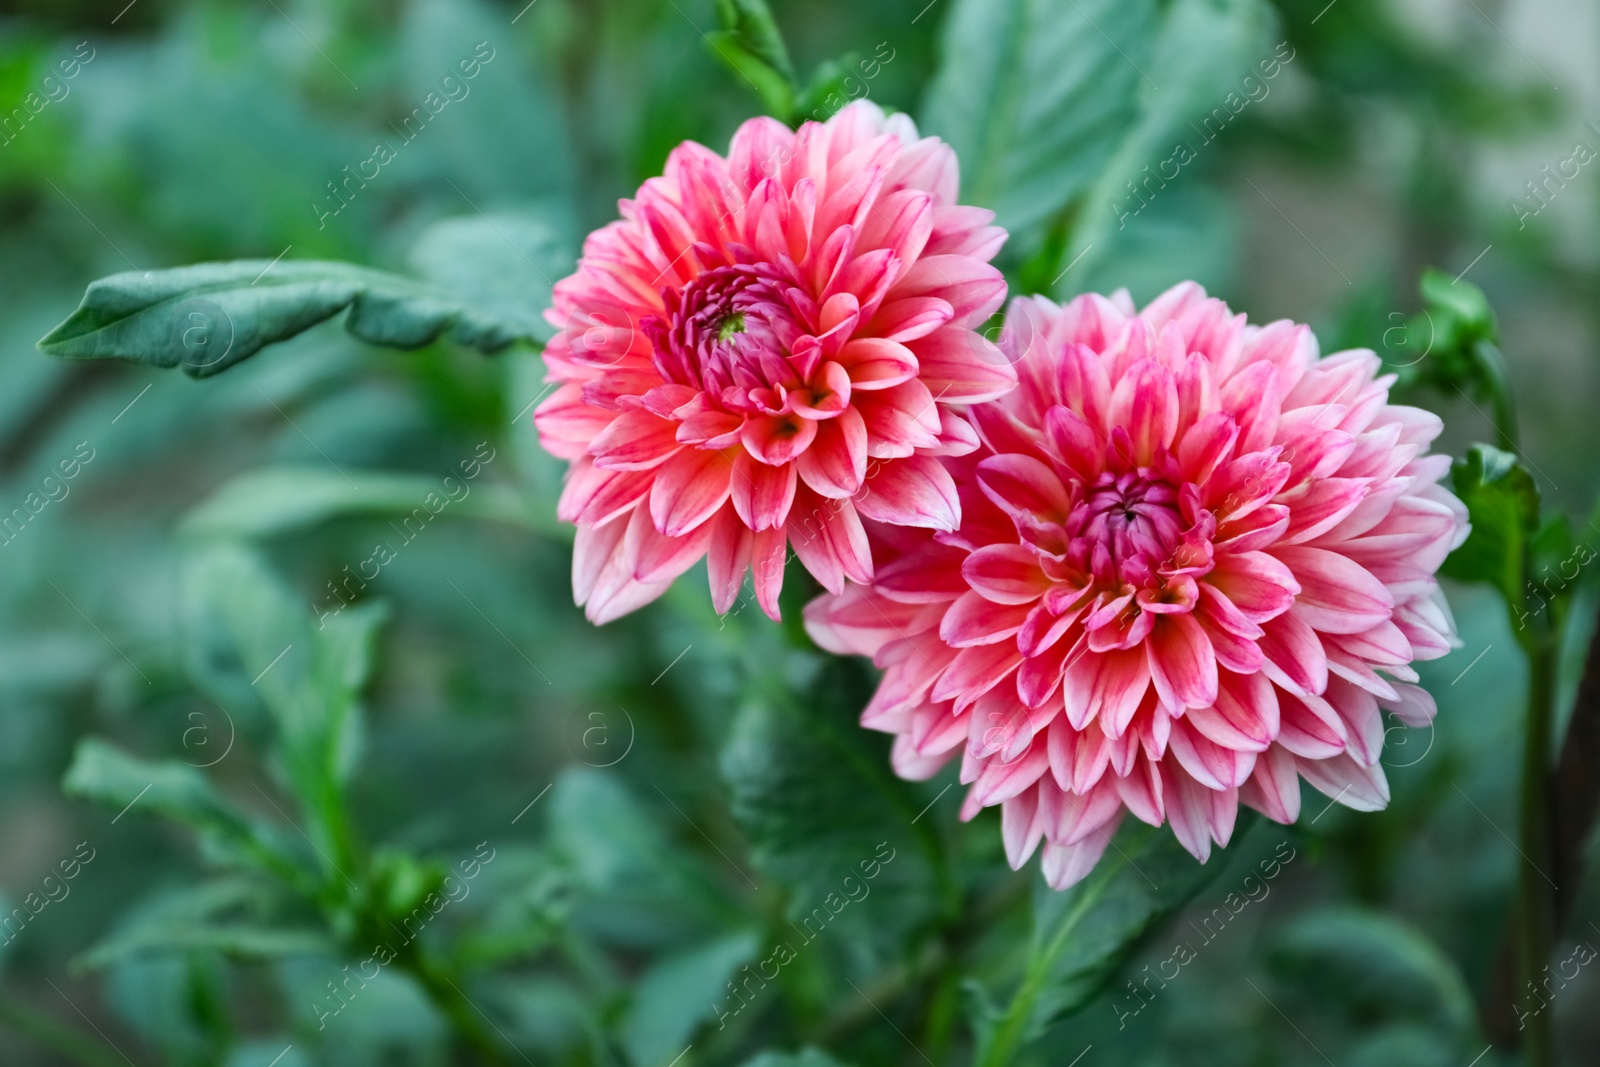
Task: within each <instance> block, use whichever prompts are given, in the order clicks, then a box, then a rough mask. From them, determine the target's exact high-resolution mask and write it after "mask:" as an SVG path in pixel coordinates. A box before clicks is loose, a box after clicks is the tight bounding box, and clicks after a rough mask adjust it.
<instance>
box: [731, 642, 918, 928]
mask: <svg viewBox="0 0 1600 1067" xmlns="http://www.w3.org/2000/svg"><path fill="white" fill-rule="evenodd" d="M867 682H868V679H866V678H865V672H864V671H863V670H862V669H861V668H860V665H859V664H857V663H855V662H852V661H845V660H831V661H826V662H824V663H822V664H821V666H820V668H819V669H818V672H817V677H816V679H815V680H814V681H813V683H812V684H811V685H809V686H807V687H805V689H804V690H803V691H802V692H801V693H800V694H799V695H798V697H794V696H789V695H788V694H787V692H786V691H783V692H778V691H775V692H774V693H773V695H772V697H771V698H770V699H757V700H755V701H752V702H751V703H750V704H749V705H748V706H746V707H745V709H744V710H743V711H742V712H740V714H739V718H738V720H737V721H736V722H735V723H734V727H733V731H732V734H731V736H730V737H729V739H728V744H727V747H726V748H725V749H724V750H723V753H722V775H723V779H724V780H725V781H726V782H727V785H728V791H729V793H730V798H729V801H730V805H731V807H732V810H733V817H734V820H735V821H736V822H737V823H738V824H739V827H740V829H741V830H743V832H744V834H745V837H746V839H747V840H748V841H749V844H750V855H751V859H752V860H753V861H754V862H755V864H756V866H757V867H758V868H759V869H760V870H761V871H762V873H763V874H765V875H766V876H768V877H770V878H773V879H775V880H776V881H777V882H778V883H779V884H780V885H782V886H783V887H784V888H785V889H786V890H788V892H789V894H790V897H789V915H790V917H791V918H792V919H793V920H795V921H797V922H799V923H801V924H802V925H804V926H806V929H807V930H808V931H813V932H812V934H811V936H815V935H814V930H815V928H816V927H817V926H818V925H819V924H820V925H826V924H827V923H828V922H829V921H830V920H829V919H828V916H829V914H830V912H836V913H837V915H838V921H840V922H841V923H843V924H844V925H847V926H849V927H850V928H851V929H852V930H854V931H857V932H858V936H862V937H866V938H881V939H884V940H891V941H892V939H894V938H896V937H899V936H903V935H905V934H906V933H907V932H908V931H910V930H912V929H914V928H915V927H916V926H917V925H918V924H920V923H924V922H926V921H928V919H929V918H931V916H932V915H933V914H934V912H935V910H936V909H937V908H938V907H939V905H940V890H941V887H940V885H939V884H938V879H937V875H936V873H935V872H936V868H935V865H934V861H933V860H932V858H931V855H930V854H931V853H935V852H936V851H937V848H938V844H937V839H936V838H935V837H934V836H933V834H932V832H931V830H932V827H931V825H929V824H925V823H919V824H917V825H913V822H912V821H913V820H914V819H916V817H917V815H918V813H919V812H920V811H922V810H923V809H924V808H925V807H926V805H927V803H928V801H927V800H926V799H925V798H924V797H923V796H922V794H921V793H920V792H918V791H916V790H915V788H914V787H913V786H911V785H909V784H908V783H906V782H903V781H900V780H899V779H897V778H895V777H894V776H893V774H892V773H891V772H890V771H889V761H888V751H887V749H888V745H887V744H886V743H884V742H883V740H882V739H881V738H880V737H879V735H876V734H869V733H867V732H866V731H863V730H862V729H861V728H860V726H859V725H857V723H856V721H855V717H856V715H857V714H859V712H860V708H861V707H862V706H864V704H865V703H866V699H867V696H868V695H869V693H870V689H869V686H868V685H867V684H866V683H867ZM775 690H776V687H775ZM868 872H875V873H872V874H870V876H869V874H868ZM846 879H848V880H849V881H848V882H847V881H846ZM851 893H854V894H861V893H866V894H867V895H866V896H864V897H862V899H861V901H860V902H859V903H857V902H852V901H850V900H848V899H847V894H851Z"/></svg>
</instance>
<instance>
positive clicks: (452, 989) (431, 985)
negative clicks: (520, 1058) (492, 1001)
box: [405, 953, 511, 1067]
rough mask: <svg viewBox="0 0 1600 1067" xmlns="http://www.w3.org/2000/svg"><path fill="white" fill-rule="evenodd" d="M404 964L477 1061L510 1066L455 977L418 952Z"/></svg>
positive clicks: (502, 1066)
mask: <svg viewBox="0 0 1600 1067" xmlns="http://www.w3.org/2000/svg"><path fill="white" fill-rule="evenodd" d="M405 964H406V969H407V970H409V971H410V972H411V973H412V974H414V975H415V976H416V978H417V981H419V982H421V983H422V988H423V989H424V990H425V991H426V992H427V994H428V997H429V998H430V999H431V1000H432V1001H433V1002H434V1004H435V1005H436V1006H437V1007H438V1008H439V1010H440V1011H442V1012H444V1014H445V1018H447V1019H449V1020H450V1025H451V1027H452V1028H453V1029H454V1030H455V1032H456V1035H457V1036H458V1037H459V1038H460V1039H461V1043H462V1044H463V1045H465V1046H466V1047H467V1048H468V1049H469V1050H470V1051H471V1052H472V1053H473V1054H474V1058H475V1059H476V1061H477V1062H479V1063H482V1064H487V1065H488V1067H509V1064H510V1063H511V1060H510V1058H509V1057H508V1056H507V1055H506V1050H505V1046H504V1045H503V1044H502V1043H501V1042H500V1041H497V1040H496V1039H495V1036H494V1035H493V1034H491V1033H490V1032H489V1030H488V1028H487V1026H486V1025H485V1024H486V1023H487V1022H488V1019H487V1017H486V1016H484V1015H482V1014H481V1013H480V1012H479V1011H478V1008H477V1006H476V1005H475V1004H473V1003H472V1001H470V1000H468V999H467V995H466V994H465V993H463V992H462V991H461V987H460V986H458V985H457V984H456V982H455V980H454V979H452V978H451V977H450V976H449V975H448V974H446V973H445V972H444V971H443V970H442V969H441V968H439V967H438V966H437V965H435V964H434V963H433V962H432V961H431V960H428V959H426V958H424V957H423V956H422V955H421V954H420V953H417V954H414V955H412V956H411V957H410V958H408V959H406V960H405ZM502 1036H503V1035H502Z"/></svg>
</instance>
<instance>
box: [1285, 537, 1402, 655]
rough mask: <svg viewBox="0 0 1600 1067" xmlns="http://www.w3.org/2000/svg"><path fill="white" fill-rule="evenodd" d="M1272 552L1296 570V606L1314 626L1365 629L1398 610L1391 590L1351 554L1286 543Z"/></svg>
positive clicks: (1332, 630)
mask: <svg viewBox="0 0 1600 1067" xmlns="http://www.w3.org/2000/svg"><path fill="white" fill-rule="evenodd" d="M1272 555H1274V556H1275V557H1277V559H1278V561H1279V562H1280V563H1283V564H1284V565H1285V566H1287V567H1288V568H1289V569H1290V570H1291V571H1293V572H1294V576H1295V580H1296V581H1298V582H1299V583H1300V594H1299V596H1297V597H1296V598H1295V610H1296V611H1297V612H1299V613H1300V615H1301V617H1302V618H1304V619H1305V621H1306V622H1307V623H1309V624H1310V625H1311V627H1312V628H1313V629H1316V630H1321V631H1324V632H1326V633H1337V634H1351V633H1361V632H1362V631H1364V630H1368V629H1370V628H1372V627H1374V626H1377V625H1378V624H1379V623H1382V622H1386V621H1387V620H1388V618H1389V615H1390V613H1391V612H1392V611H1393V610H1394V597H1393V596H1391V595H1390V594H1389V590H1388V589H1386V588H1384V585H1383V583H1382V582H1380V581H1378V579H1376V578H1374V577H1373V576H1372V573H1371V572H1370V571H1368V570H1366V569H1365V568H1364V567H1362V566H1361V564H1359V563H1357V562H1355V561H1354V560H1352V559H1350V558H1349V557H1348V556H1342V555H1340V554H1338V553H1337V552H1330V551H1328V550H1327V549H1323V548H1312V547H1310V546H1309V545H1298V546H1288V545H1285V546H1283V547H1281V548H1276V549H1274V550H1273V551H1272Z"/></svg>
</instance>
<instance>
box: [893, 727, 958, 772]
mask: <svg viewBox="0 0 1600 1067" xmlns="http://www.w3.org/2000/svg"><path fill="white" fill-rule="evenodd" d="M949 762H950V757H949V756H948V755H937V756H924V755H923V754H922V753H920V752H918V751H917V750H916V748H915V746H913V745H912V744H911V738H910V737H909V736H907V735H906V734H901V735H900V736H899V737H897V738H895V739H894V747H893V748H891V749H890V750H889V763H890V766H892V767H893V768H894V773H895V774H898V775H899V776H900V777H901V778H904V779H905V780H906V781H908V782H925V781H927V780H928V779H929V778H932V777H933V776H934V775H936V774H938V773H939V772H940V771H941V770H943V769H944V765H945V764H946V763H949Z"/></svg>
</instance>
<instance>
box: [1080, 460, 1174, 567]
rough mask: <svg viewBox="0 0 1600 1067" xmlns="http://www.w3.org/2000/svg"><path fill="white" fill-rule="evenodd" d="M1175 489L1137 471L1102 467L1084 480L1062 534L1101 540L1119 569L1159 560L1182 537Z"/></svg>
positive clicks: (1096, 542)
mask: <svg viewBox="0 0 1600 1067" xmlns="http://www.w3.org/2000/svg"><path fill="white" fill-rule="evenodd" d="M1183 530H1184V523H1183V519H1182V517H1181V516H1180V515H1179V514H1178V493H1177V490H1175V489H1173V488H1172V486H1170V485H1167V484H1166V483H1165V482H1160V481H1157V480H1155V479H1154V478H1151V477H1149V476H1148V475H1146V474H1145V473H1143V472H1141V471H1123V472H1121V473H1116V472H1113V471H1107V472H1105V473H1104V474H1102V475H1100V477H1099V478H1098V479H1097V480H1096V481H1095V482H1094V484H1093V485H1091V486H1089V487H1088V488H1087V490H1086V491H1085V493H1084V495H1083V499H1082V500H1081V501H1080V502H1079V504H1078V506H1077V507H1076V508H1074V509H1073V511H1072V514H1071V515H1070V516H1069V517H1068V519H1067V536H1068V537H1070V538H1074V539H1076V538H1080V537H1082V538H1085V539H1087V540H1088V541H1089V543H1090V545H1091V546H1092V545H1103V546H1104V547H1105V549H1106V551H1107V552H1108V553H1109V554H1110V557H1111V563H1112V566H1113V567H1114V568H1115V569H1116V571H1118V572H1119V573H1120V572H1121V571H1122V570H1123V568H1124V565H1125V564H1127V563H1129V562H1131V561H1133V560H1141V561H1142V562H1143V563H1144V564H1146V565H1147V566H1148V567H1149V568H1150V569H1152V570H1153V569H1154V568H1156V567H1158V566H1159V565H1160V564H1162V563H1164V562H1165V561H1166V560H1167V558H1168V557H1169V556H1171V554H1172V552H1173V550H1174V549H1175V548H1177V546H1178V544H1179V543H1180V542H1181V541H1182V539H1183Z"/></svg>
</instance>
